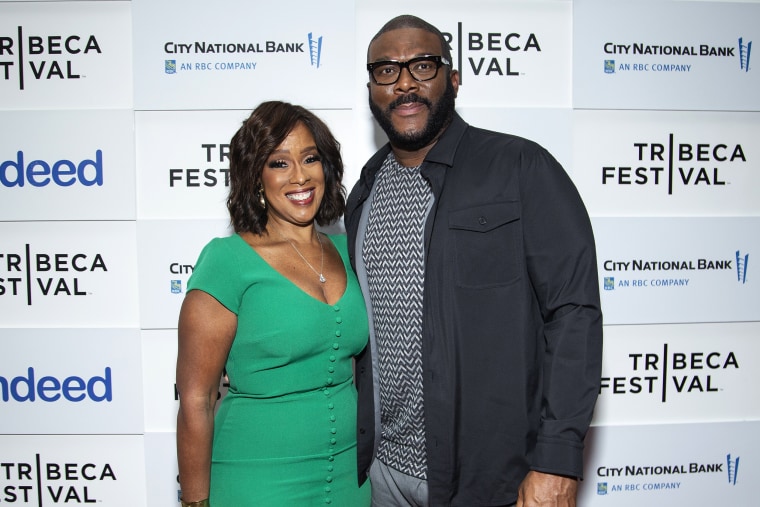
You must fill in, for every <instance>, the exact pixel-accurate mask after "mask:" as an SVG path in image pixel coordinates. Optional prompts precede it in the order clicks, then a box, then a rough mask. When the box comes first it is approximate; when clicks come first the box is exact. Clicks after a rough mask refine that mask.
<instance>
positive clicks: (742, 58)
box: [739, 37, 752, 72]
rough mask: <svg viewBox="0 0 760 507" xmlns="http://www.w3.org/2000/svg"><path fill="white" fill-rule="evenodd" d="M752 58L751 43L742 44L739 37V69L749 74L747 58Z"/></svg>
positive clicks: (742, 40)
mask: <svg viewBox="0 0 760 507" xmlns="http://www.w3.org/2000/svg"><path fill="white" fill-rule="evenodd" d="M750 56H752V41H747V42H746V43H745V42H744V38H743V37H739V68H740V69H741V70H743V71H744V72H749V57H750Z"/></svg>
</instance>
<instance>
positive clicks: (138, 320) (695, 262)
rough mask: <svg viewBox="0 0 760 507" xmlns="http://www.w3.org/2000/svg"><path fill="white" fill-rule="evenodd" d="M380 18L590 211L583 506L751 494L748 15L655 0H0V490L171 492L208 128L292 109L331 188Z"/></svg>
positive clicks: (758, 325)
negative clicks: (558, 173) (182, 335)
mask: <svg viewBox="0 0 760 507" xmlns="http://www.w3.org/2000/svg"><path fill="white" fill-rule="evenodd" d="M401 13H411V14H417V15H419V16H421V17H423V18H425V19H427V20H429V21H430V22H432V23H433V24H435V25H437V26H438V27H439V28H440V29H441V30H442V31H443V32H444V33H445V35H446V37H447V39H448V41H449V43H450V45H451V50H452V54H453V57H454V60H455V67H457V68H458V69H459V70H460V72H461V76H462V86H461V88H460V93H459V97H458V99H457V108H458V110H459V112H460V114H461V115H462V116H463V117H464V118H465V119H466V120H467V121H469V122H470V123H472V124H475V125H478V126H482V127H486V128H490V129H493V130H499V131H504V132H510V133H514V134H517V135H522V136H524V137H528V138H531V139H534V140H536V141H538V142H539V143H541V144H542V145H544V146H545V147H546V148H548V149H549V150H550V151H551V152H552V153H553V154H554V155H555V156H556V157H557V159H558V160H559V161H560V162H561V163H562V164H563V165H564V167H565V168H566V169H567V171H568V173H569V174H570V175H571V176H572V178H573V180H574V181H575V183H576V185H577V187H578V189H579V190H580V192H581V194H582V196H583V198H584V200H585V202H586V205H587V207H588V209H589V212H590V214H591V216H592V221H593V225H594V229H595V233H596V239H597V248H598V258H599V287H600V289H601V292H602V303H603V309H604V315H605V350H604V365H603V372H602V376H603V377H602V384H601V385H602V387H601V392H600V397H599V402H598V405H597V410H596V413H595V417H594V422H593V427H592V430H591V433H590V435H589V438H588V441H587V451H586V459H587V460H586V472H585V480H584V481H583V482H582V483H581V490H580V505H582V506H592V507H594V506H615V507H625V506H641V505H647V506H667V507H672V506H677V507H687V506H688V507H692V506H695V505H741V506H749V505H755V504H756V501H757V500H756V494H755V488H754V487H755V480H756V479H757V478H758V477H760V464H759V460H760V440H758V438H757V434H758V432H760V422H759V421H760V396H758V394H757V386H758V385H760V267H758V265H756V262H754V261H755V260H757V259H760V145H759V144H758V139H760V93H758V92H759V91H760V54H757V55H755V54H754V53H753V51H752V46H753V44H759V43H760V3H758V2H756V1H754V2H697V1H667V0H660V1H640V0H628V1H616V2H609V1H607V0H575V1H567V0H565V1H562V0H546V1H535V0H531V1H528V0H526V1H503V2H493V1H489V0H474V1H468V2H465V1H462V0H429V1H428V0H418V1H416V2H411V3H410V2H401V1H397V0H389V1H385V2H371V1H368V0H357V1H353V0H325V1H321V2H306V1H299V0H280V1H279V2H271V3H261V2H249V1H246V0H225V1H224V2H208V1H204V0H133V1H131V2H130V1H96V0H91V1H68V2H67V1H8V2H0V124H1V125H2V127H1V128H2V136H0V351H1V352H0V504H3V505H34V506H38V507H47V506H52V505H56V504H63V503H65V504H83V503H98V504H100V505H104V506H109V507H110V506H135V505H146V506H167V505H178V503H179V502H178V496H179V488H178V483H177V465H176V457H175V442H174V438H175V434H174V432H175V417H176V410H177V396H176V389H175V385H174V366H175V358H176V325H177V316H178V310H179V306H180V303H181V301H182V298H183V295H184V292H185V288H186V282H187V279H188V277H189V276H190V274H191V273H192V271H193V264H194V262H195V260H196V257H197V255H198V253H199V251H200V248H201V247H202V246H203V245H204V244H205V243H206V242H207V241H208V240H209V239H210V238H212V237H214V236H221V235H226V234H229V232H230V230H229V228H228V221H227V215H226V209H225V206H224V201H225V196H226V192H227V189H228V167H229V165H228V159H227V155H228V151H229V140H230V137H231V136H232V134H233V133H234V132H235V130H236V129H237V127H238V126H239V124H240V122H241V121H242V120H243V119H244V118H245V117H246V116H247V115H248V113H249V112H250V110H251V109H253V108H254V107H255V106H256V105H257V104H258V103H260V102H261V101H263V100H270V99H282V100H287V101H290V102H294V103H298V104H302V105H304V106H306V107H308V108H310V109H312V110H313V111H315V112H316V113H317V114H318V115H319V116H321V117H322V118H323V119H324V120H325V121H326V122H327V123H328V125H329V126H330V127H331V129H332V130H333V131H334V133H335V134H336V136H337V137H338V139H339V140H340V141H341V143H342V149H343V155H344V157H345V161H346V165H347V170H346V179H345V185H346V186H347V187H349V188H350V187H351V186H352V185H353V183H354V182H355V181H356V179H357V177H358V174H359V171H360V169H361V166H362V164H363V162H364V161H365V160H366V158H367V157H369V155H371V154H372V153H373V152H374V151H375V150H376V149H377V148H378V147H379V146H380V145H381V144H383V143H384V142H385V139H384V135H383V134H382V132H381V131H380V130H379V129H378V128H377V126H376V125H375V124H374V123H373V120H372V117H371V114H370V112H369V108H368V106H367V97H366V83H367V75H366V72H365V71H364V70H363V69H364V63H365V57H366V47H367V44H368V42H369V39H370V38H371V36H372V35H373V34H374V33H375V32H376V31H377V30H378V29H379V27H380V26H381V25H382V24H383V23H384V22H385V21H387V20H388V19H390V18H391V17H393V16H395V15H397V14H401ZM756 51H757V50H756ZM334 228H335V229H337V230H341V228H342V226H341V224H337V225H336V226H335V227H334Z"/></svg>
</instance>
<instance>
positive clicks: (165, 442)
mask: <svg viewBox="0 0 760 507" xmlns="http://www.w3.org/2000/svg"><path fill="white" fill-rule="evenodd" d="M178 474H179V470H178V469H177V440H176V437H175V434H174V433H146V434H145V475H146V491H147V493H148V503H147V504H146V505H147V507H176V506H178V505H179V498H180V495H181V491H180V489H179V483H178V482H177V476H178Z"/></svg>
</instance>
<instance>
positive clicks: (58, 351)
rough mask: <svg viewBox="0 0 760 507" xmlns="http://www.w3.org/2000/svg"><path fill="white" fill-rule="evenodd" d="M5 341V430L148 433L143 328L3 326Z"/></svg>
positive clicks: (1, 367) (0, 370)
mask: <svg viewBox="0 0 760 507" xmlns="http://www.w3.org/2000/svg"><path fill="white" fill-rule="evenodd" d="M0 343H1V344H2V349H3V351H4V352H3V354H1V355H0V391H1V392H0V403H2V406H3V413H4V417H2V418H0V433H6V434H14V433H15V434H29V433H31V434H56V435H58V434H61V433H66V434H86V433H89V434H94V433H98V434H114V433H120V434H141V433H142V432H143V418H142V412H143V399H142V388H141V382H140V380H139V379H141V377H142V373H141V357H140V333H139V330H137V329H136V328H135V329H21V328H16V329H0ZM64 358H65V360H62V359H64Z"/></svg>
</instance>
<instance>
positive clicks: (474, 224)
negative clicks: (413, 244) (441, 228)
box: [449, 202, 523, 288]
mask: <svg viewBox="0 0 760 507" xmlns="http://www.w3.org/2000/svg"><path fill="white" fill-rule="evenodd" d="M521 231H522V228H521V227H520V210H519V205H518V203H517V202H501V203H491V204H484V205H480V206H473V207H471V208H467V209H461V210H456V211H451V212H449V234H450V238H451V240H452V241H451V245H452V246H453V249H454V270H455V277H456V283H457V285H458V286H460V287H468V288H487V287H496V286H501V285H508V284H511V283H514V282H515V281H517V280H518V279H519V278H520V273H521V271H522V269H521V266H522V265H523V261H522V259H521V257H520V255H519V253H520V252H521V251H522V246H521V245H522V240H521V235H522V232H521Z"/></svg>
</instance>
